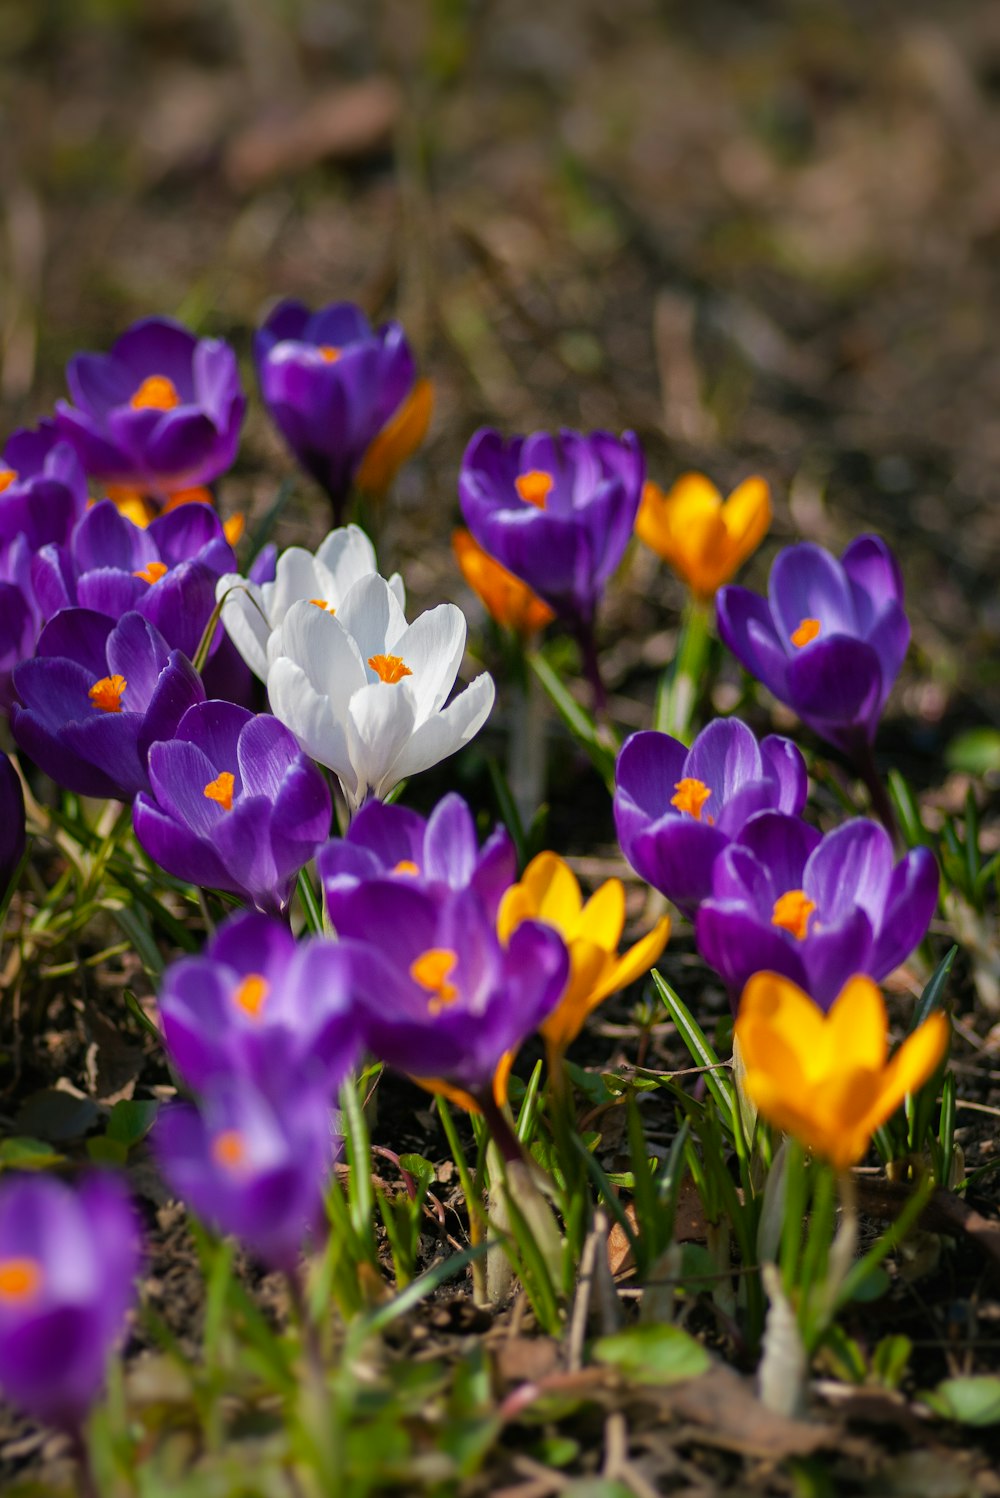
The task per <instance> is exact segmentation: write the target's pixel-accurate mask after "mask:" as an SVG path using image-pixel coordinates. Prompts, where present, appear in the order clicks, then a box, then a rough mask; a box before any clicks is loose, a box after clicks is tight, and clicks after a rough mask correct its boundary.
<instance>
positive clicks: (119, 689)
mask: <svg viewBox="0 0 1000 1498" xmlns="http://www.w3.org/2000/svg"><path fill="white" fill-rule="evenodd" d="M127 686H128V682H127V681H126V680H125V678H124V676H118V675H115V676H102V677H101V679H100V681H95V682H94V685H93V686H92V687H91V688H90V691H89V692H88V693H87V696H88V697H89V698H90V700H91V702H92V703H93V704H94V706H95V707H96V708H99V709H100V711H101V712H102V713H120V712H121V710H122V697H123V696H124V695H125V688H126V687H127Z"/></svg>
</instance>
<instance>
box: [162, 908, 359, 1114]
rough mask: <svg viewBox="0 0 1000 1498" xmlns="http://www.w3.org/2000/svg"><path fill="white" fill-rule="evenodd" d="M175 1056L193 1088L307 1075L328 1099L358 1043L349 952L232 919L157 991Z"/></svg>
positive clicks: (247, 915) (266, 924) (254, 921)
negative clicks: (240, 1079) (239, 1078)
mask: <svg viewBox="0 0 1000 1498" xmlns="http://www.w3.org/2000/svg"><path fill="white" fill-rule="evenodd" d="M158 1003H159V1014H160V1023H161V1025H162V1027H163V1037H164V1041H165V1043H166V1047H167V1051H168V1053H169V1056H170V1059H171V1061H172V1063H173V1064H174V1066H175V1067H176V1068H177V1071H178V1072H179V1073H180V1075H181V1077H182V1078H183V1079H184V1081H185V1082H186V1083H187V1085H188V1086H189V1087H191V1088H192V1089H193V1090H194V1091H195V1092H202V1091H205V1090H206V1089H208V1088H210V1087H211V1086H212V1084H214V1083H215V1082H216V1081H217V1080H219V1079H220V1078H225V1077H229V1078H233V1077H237V1076H244V1077H248V1078H250V1079H251V1080H253V1081H254V1082H255V1084H256V1085H257V1086H260V1087H263V1088H265V1089H266V1090H268V1091H270V1092H271V1093H272V1094H274V1093H275V1089H276V1088H277V1090H278V1092H280V1090H281V1088H282V1087H286V1088H287V1087H289V1086H290V1085H292V1084H293V1079H294V1078H300V1079H305V1080H306V1081H308V1082H309V1083H310V1084H315V1085H317V1086H318V1087H319V1088H320V1089H321V1090H325V1092H326V1095H327V1097H328V1098H332V1097H334V1096H335V1094H336V1090H337V1088H338V1087H339V1086H340V1084H341V1082H342V1081H343V1080H344V1078H345V1077H346V1076H347V1073H348V1071H349V1070H350V1068H351V1066H352V1065H353V1064H354V1061H355V1059H356V1057H357V1052H358V1047H359V1044H360V1032H359V1024H358V1015H357V1010H356V1006H355V1004H354V1001H353V995H352V982H351V962H350V953H349V951H348V949H347V948H346V947H344V946H342V945H340V944H338V943H336V942H333V941H330V940H328V939H327V938H324V937H306V938H303V939H302V940H300V941H296V940H295V938H294V937H293V936H292V934H291V932H290V931H289V929H288V927H287V926H286V925H284V924H283V923H280V922H278V921H275V920H271V919H269V918H268V917H267V916H263V915H258V914H256V913H255V912H242V913H240V914H239V915H235V916H231V917H230V918H229V919H228V920H226V921H224V922H223V923H222V925H220V926H219V928H218V930H217V931H216V932H215V934H214V935H213V936H212V938H211V939H210V941H209V942H208V943H207V945H206V947H205V950H204V951H203V952H202V953H200V954H199V955H198V956H194V957H182V958H181V959H180V960H179V961H178V962H174V963H172V964H171V965H170V967H168V969H167V971H166V973H165V975H164V979H163V985H162V988H161V990H160V995H159V1001H158Z"/></svg>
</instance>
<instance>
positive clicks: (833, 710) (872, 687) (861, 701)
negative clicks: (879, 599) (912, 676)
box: [786, 635, 882, 742]
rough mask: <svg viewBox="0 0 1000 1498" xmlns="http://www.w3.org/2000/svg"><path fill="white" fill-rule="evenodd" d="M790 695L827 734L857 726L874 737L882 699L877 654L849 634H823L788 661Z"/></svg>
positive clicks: (802, 713)
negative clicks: (849, 636) (827, 636)
mask: <svg viewBox="0 0 1000 1498" xmlns="http://www.w3.org/2000/svg"><path fill="white" fill-rule="evenodd" d="M786 700H787V701H788V702H789V703H790V704H791V705H792V707H794V708H795V711H796V712H797V713H798V714H799V717H800V718H802V720H803V721H804V722H806V723H808V724H809V725H810V727H812V728H814V729H815V730H816V732H817V733H819V734H821V735H822V736H823V737H825V738H831V737H832V736H833V735H834V734H838V735H839V734H841V733H842V732H843V731H844V730H850V729H855V730H857V731H858V732H861V733H863V734H864V735H865V737H866V738H867V739H868V741H869V742H871V740H872V739H873V738H874V737H875V729H876V728H877V726H878V715H879V710H880V707H881V702H882V672H881V668H880V666H879V661H878V656H877V655H876V654H875V651H874V650H873V649H872V647H871V646H870V645H866V644H865V643H864V642H863V641H862V640H856V639H849V638H848V637H847V636H846V635H834V636H831V637H829V638H827V639H825V640H824V639H819V640H817V641H816V643H815V644H814V645H810V646H807V648H806V649H805V650H803V651H802V652H801V653H800V654H799V655H798V657H797V658H796V659H795V660H793V661H790V662H789V666H788V697H787V699H786ZM838 741H839V740H838V739H837V738H834V742H838Z"/></svg>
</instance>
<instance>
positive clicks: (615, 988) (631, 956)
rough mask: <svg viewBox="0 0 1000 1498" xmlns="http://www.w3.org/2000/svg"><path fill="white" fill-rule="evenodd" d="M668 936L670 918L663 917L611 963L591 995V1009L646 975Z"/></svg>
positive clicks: (665, 943)
mask: <svg viewBox="0 0 1000 1498" xmlns="http://www.w3.org/2000/svg"><path fill="white" fill-rule="evenodd" d="M669 935H670V917H669V916H668V915H665V916H663V917H662V918H661V919H660V920H658V921H657V923H656V925H655V926H654V927H653V929H652V931H649V932H647V934H646V935H645V936H643V937H641V938H640V939H639V941H637V942H636V943H635V944H634V946H631V947H629V949H628V951H627V952H625V953H624V954H623V955H622V956H621V957H619V959H618V961H617V962H615V963H612V965H611V967H610V968H609V969H608V971H607V973H606V974H605V976H604V979H603V981H602V983H601V984H600V986H599V987H598V988H597V989H596V990H595V992H594V993H593V994H592V995H591V1004H590V1007H591V1009H594V1008H596V1007H597V1005H598V1004H600V1003H602V1002H603V1001H604V1000H605V999H606V998H607V997H608V996H609V994H613V993H620V992H621V990H622V989H623V988H628V986H629V984H630V983H634V982H635V980H636V978H641V977H642V975H643V973H648V972H649V970H650V968H651V967H652V966H653V963H654V962H656V961H657V960H658V958H659V956H660V953H661V952H662V951H663V948H664V947H665V946H666V945H667V938H668V937H669Z"/></svg>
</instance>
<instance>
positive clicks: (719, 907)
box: [695, 900, 808, 1009]
mask: <svg viewBox="0 0 1000 1498" xmlns="http://www.w3.org/2000/svg"><path fill="white" fill-rule="evenodd" d="M695 935H696V938H697V942H698V951H699V952H700V953H701V955H702V957H704V959H705V961H706V962H707V963H708V964H709V966H710V967H713V968H715V971H716V972H717V973H718V974H719V976H720V977H721V978H722V980H723V982H724V983H725V985H726V987H727V988H728V990H729V996H730V1000H731V1001H732V1003H733V1008H734V1009H735V1008H736V1001H737V1000H738V999H739V996H740V994H741V993H742V992H743V988H744V985H745V984H746V982H747V980H748V979H749V978H751V977H752V976H753V974H754V973H761V972H771V973H781V974H782V976H783V977H785V978H790V979H791V981H792V982H793V983H797V984H798V985H799V987H800V988H805V989H807V991H808V982H807V978H806V969H805V965H804V962H803V954H802V951H801V946H802V944H801V943H798V942H796V941H795V940H794V939H793V938H791V937H788V936H787V934H786V933H785V932H783V931H780V930H778V929H777V928H776V927H773V926H765V925H763V924H762V923H761V922H760V921H759V920H758V919H757V918H756V917H755V916H754V915H752V914H750V912H749V911H747V910H746V909H745V908H744V907H743V906H742V905H737V904H729V903H726V902H723V901H721V900H706V901H705V902H704V903H703V904H702V905H701V907H700V909H699V911H698V916H697V920H696V923H695Z"/></svg>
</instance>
